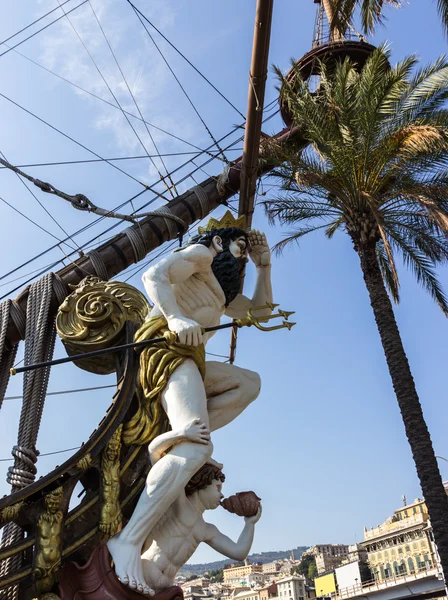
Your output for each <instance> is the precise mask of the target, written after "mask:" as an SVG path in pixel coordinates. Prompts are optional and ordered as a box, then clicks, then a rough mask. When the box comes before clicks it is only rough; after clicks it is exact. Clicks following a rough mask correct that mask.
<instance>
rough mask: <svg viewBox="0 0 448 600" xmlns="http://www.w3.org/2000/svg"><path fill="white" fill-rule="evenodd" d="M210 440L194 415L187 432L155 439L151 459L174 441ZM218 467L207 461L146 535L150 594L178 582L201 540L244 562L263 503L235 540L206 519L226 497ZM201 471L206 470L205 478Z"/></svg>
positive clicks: (145, 562)
mask: <svg viewBox="0 0 448 600" xmlns="http://www.w3.org/2000/svg"><path fill="white" fill-rule="evenodd" d="M208 439H210V434H209V432H208V430H207V427H206V425H205V424H204V423H201V422H200V420H199V419H195V420H194V421H192V422H191V423H189V424H188V425H187V426H186V427H185V428H184V429H183V430H179V431H176V432H173V431H169V432H168V433H166V434H163V435H161V436H159V437H157V438H156V439H155V440H153V442H151V444H150V446H149V453H150V457H151V463H152V464H153V465H154V464H155V462H157V461H158V460H159V459H160V458H161V457H162V456H163V455H164V453H165V451H166V450H167V449H169V448H170V447H171V446H173V445H174V444H179V443H181V442H182V441H185V440H189V441H191V442H194V443H199V444H204V443H207V440H208ZM220 469H221V465H217V466H215V465H208V464H206V465H205V466H204V467H201V469H200V470H199V473H198V474H196V475H195V476H194V477H193V480H191V481H190V482H189V484H188V485H187V488H186V490H183V491H182V492H181V493H180V494H179V496H178V497H177V499H176V500H175V501H174V502H173V503H172V504H171V506H170V507H169V508H168V510H166V511H165V512H164V514H163V515H162V517H161V519H160V520H159V522H158V523H157V525H156V526H155V527H154V528H153V529H152V531H151V533H150V534H149V536H148V537H147V538H146V540H145V542H144V544H143V554H142V565H143V573H144V577H145V581H146V584H147V585H149V586H150V588H151V593H154V592H155V593H158V592H161V591H162V590H163V589H166V588H168V587H170V586H172V585H174V578H175V576H176V574H177V572H178V571H179V569H180V568H181V567H182V566H183V565H184V564H185V563H186V562H187V561H188V559H189V558H190V557H191V555H192V554H193V552H194V551H195V550H196V548H197V547H198V545H199V544H200V543H201V542H205V543H206V544H208V545H209V546H211V547H212V548H213V549H214V550H217V551H218V552H221V553H222V554H224V555H225V556H227V557H229V558H232V559H234V560H244V559H245V558H246V556H247V555H248V554H249V551H250V548H251V546H252V541H253V537H254V527H255V523H257V521H258V520H259V519H260V516H261V506H260V507H259V509H258V512H257V513H256V515H254V516H253V517H244V520H245V525H244V528H243V530H242V532H241V534H240V536H239V538H238V541H237V542H233V541H232V540H231V539H230V538H228V537H227V536H226V535H224V534H223V533H221V532H220V531H219V530H218V529H217V527H215V525H211V524H210V523H207V522H206V521H204V519H203V516H202V515H203V513H204V511H206V510H213V509H215V508H217V507H218V506H219V503H220V501H221V499H222V498H223V495H222V493H221V489H222V480H223V479H224V476H223V475H222V473H221V470H220ZM201 471H205V473H204V474H203V476H202V477H201ZM198 476H199V477H198ZM204 476H205V477H204ZM194 480H196V481H194Z"/></svg>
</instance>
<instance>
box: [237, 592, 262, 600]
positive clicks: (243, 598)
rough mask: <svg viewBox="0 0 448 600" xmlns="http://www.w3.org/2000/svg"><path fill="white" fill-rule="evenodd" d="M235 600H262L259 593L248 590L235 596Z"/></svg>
mask: <svg viewBox="0 0 448 600" xmlns="http://www.w3.org/2000/svg"><path fill="white" fill-rule="evenodd" d="M233 600H260V595H259V593H258V591H255V590H247V591H244V592H240V593H239V594H236V595H235V596H233Z"/></svg>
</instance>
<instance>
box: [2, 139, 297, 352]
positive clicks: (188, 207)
mask: <svg viewBox="0 0 448 600" xmlns="http://www.w3.org/2000/svg"><path fill="white" fill-rule="evenodd" d="M291 137H294V138H295V139H298V138H300V132H299V129H298V128H293V129H291V128H289V127H288V128H286V129H283V130H282V131H280V132H279V133H277V134H275V135H274V136H272V138H269V139H270V140H273V139H276V140H277V141H278V143H280V144H281V143H283V142H286V141H287V140H288V139H290V138H291ZM241 161H242V159H241V158H239V159H237V160H236V161H235V162H234V163H232V165H231V168H230V171H229V179H228V181H227V182H226V183H224V182H223V190H222V195H220V194H219V193H218V191H217V187H216V180H217V178H214V177H210V178H209V179H207V180H205V181H204V182H202V183H201V184H200V185H199V186H195V187H194V188H192V189H190V190H188V191H186V192H185V193H184V194H182V195H181V196H178V197H176V198H174V199H173V200H171V202H168V203H167V204H166V205H164V207H163V209H164V210H168V209H169V212H170V213H171V214H172V215H174V217H178V218H180V219H182V221H184V223H185V224H186V226H190V225H191V224H192V223H194V222H195V221H197V220H199V219H202V218H203V217H205V216H207V215H208V214H209V213H210V212H211V211H212V210H214V209H215V208H216V207H217V206H219V205H220V204H225V202H226V200H228V199H229V198H231V197H232V196H233V195H235V194H236V193H237V192H238V190H239V187H240V175H241ZM273 167H274V165H273V164H268V163H265V164H264V165H263V166H261V167H260V169H259V171H258V173H257V177H260V176H261V175H264V174H265V173H268V172H269V171H271V170H272V169H273ZM128 230H131V232H130V234H128V235H127V234H126V231H127V230H126V229H125V230H124V231H122V232H121V233H119V234H118V235H116V236H114V237H113V238H111V239H110V240H108V241H107V242H105V243H104V244H102V245H101V246H99V247H98V248H96V250H95V251H94V255H95V256H94V258H91V257H90V256H89V255H88V254H86V255H85V256H83V257H81V258H79V259H78V260H76V261H74V262H73V263H72V264H70V265H68V266H66V267H64V268H63V269H61V270H60V271H58V272H57V273H56V276H57V277H58V278H59V280H60V281H62V282H63V283H64V284H65V288H66V291H65V293H66V295H68V294H69V293H70V291H71V290H70V288H69V287H68V286H69V285H77V284H78V283H79V282H80V281H81V279H83V278H84V277H85V276H86V275H97V276H99V277H102V278H105V277H106V275H107V279H110V278H111V277H114V276H115V275H118V274H119V273H121V272H122V271H124V270H125V269H127V268H128V267H129V266H130V265H132V264H134V263H136V262H139V261H140V260H143V259H144V257H145V256H146V255H147V254H148V253H149V252H151V251H152V250H154V249H155V248H157V247H158V246H160V245H161V244H162V243H164V242H167V241H169V240H171V239H175V238H176V235H177V232H178V225H177V224H176V223H175V222H174V221H172V220H170V219H168V218H166V217H164V215H163V213H162V212H161V213H160V216H150V217H145V218H144V219H142V220H141V221H139V222H138V223H136V224H135V225H132V226H131V227H129V228H128ZM135 236H139V238H140V239H143V240H144V249H142V250H140V252H139V253H137V252H136V250H135V243H134V244H133V243H132V238H134V240H135ZM137 254H138V255H137ZM98 263H100V265H101V266H102V267H103V268H102V269H100V272H98V270H97V268H96V267H95V265H96V266H97V267H98ZM28 291H29V287H27V288H25V289H24V290H23V291H22V292H21V293H20V294H19V296H18V297H17V298H16V299H15V300H14V304H15V307H16V308H18V309H19V310H20V311H21V312H22V314H23V316H26V305H27V299H28ZM60 301H61V294H59V300H58V299H57V298H56V294H55V293H53V299H52V303H51V307H50V312H51V314H56V311H57V309H58V307H59V304H60ZM22 338H23V335H22V334H21V332H20V331H19V330H18V328H17V327H16V324H15V322H14V321H13V320H12V318H11V316H10V319H9V323H8V329H7V332H6V340H5V345H6V347H11V346H13V345H15V344H17V343H18V342H19V341H20V340H21V339H22Z"/></svg>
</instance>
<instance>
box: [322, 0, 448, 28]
mask: <svg viewBox="0 0 448 600" xmlns="http://www.w3.org/2000/svg"><path fill="white" fill-rule="evenodd" d="M325 2H326V5H325V4H324V7H325V12H326V14H327V18H328V21H329V23H330V29H331V30H332V32H333V33H334V32H338V34H339V35H344V33H345V32H346V30H347V28H348V27H349V25H350V23H351V22H352V20H353V17H354V14H355V12H356V11H357V10H358V9H359V10H360V12H361V23H362V28H363V30H364V32H365V33H373V31H374V29H375V26H376V25H377V24H378V23H381V22H382V20H383V10H384V8H385V6H395V7H400V6H401V5H402V4H404V1H403V0H325ZM437 10H438V13H439V15H440V18H441V20H442V24H443V27H444V29H445V32H446V33H448V0H437Z"/></svg>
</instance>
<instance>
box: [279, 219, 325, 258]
mask: <svg viewBox="0 0 448 600" xmlns="http://www.w3.org/2000/svg"><path fill="white" fill-rule="evenodd" d="M323 227H326V225H318V226H311V227H303V228H301V229H297V230H295V231H293V232H291V233H287V234H286V236H287V237H285V238H284V239H283V240H281V241H280V242H277V244H275V246H274V247H273V250H274V252H275V253H276V254H281V253H282V252H283V250H284V249H285V248H286V246H289V245H290V244H292V243H296V244H298V243H299V240H300V239H301V238H303V236H305V235H307V234H308V233H313V232H314V231H318V230H319V229H322V228H323Z"/></svg>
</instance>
